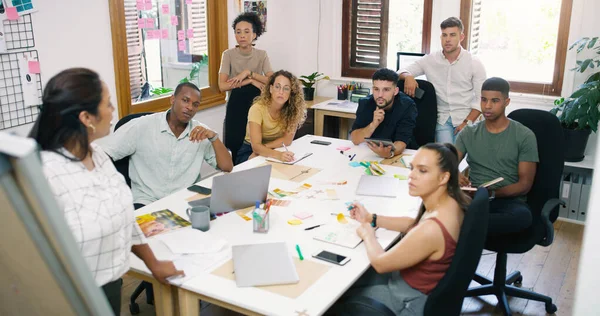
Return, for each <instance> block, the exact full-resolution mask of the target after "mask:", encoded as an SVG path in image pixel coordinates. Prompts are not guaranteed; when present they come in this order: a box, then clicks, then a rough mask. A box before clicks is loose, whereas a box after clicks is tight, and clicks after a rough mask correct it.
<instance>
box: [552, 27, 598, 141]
mask: <svg viewBox="0 0 600 316" xmlns="http://www.w3.org/2000/svg"><path fill="white" fill-rule="evenodd" d="M576 46H577V53H580V52H581V51H583V50H595V51H596V52H595V55H594V56H593V57H592V58H587V59H584V60H577V67H575V68H572V69H571V70H572V71H575V72H579V73H583V72H584V71H586V69H588V68H589V69H593V68H596V69H599V71H597V72H595V73H593V74H592V75H591V76H589V77H588V78H587V79H586V81H585V82H584V83H583V84H581V85H580V86H579V87H577V89H576V90H575V91H574V92H573V93H572V94H571V96H569V97H568V98H560V99H557V100H555V101H554V105H555V106H554V108H553V109H552V110H550V112H551V113H553V114H555V115H557V116H558V118H559V120H560V122H561V124H562V125H563V127H565V128H568V129H587V128H590V129H591V130H592V131H594V132H596V131H597V130H598V121H600V41H599V40H598V37H593V38H588V37H584V38H582V39H580V40H578V41H576V42H575V43H573V45H571V47H569V50H571V49H573V48H575V47H576Z"/></svg>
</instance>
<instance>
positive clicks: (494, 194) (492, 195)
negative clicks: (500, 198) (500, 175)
mask: <svg viewBox="0 0 600 316" xmlns="http://www.w3.org/2000/svg"><path fill="white" fill-rule="evenodd" d="M495 198H496V190H492V191H491V194H490V201H492V200H494V199H495Z"/></svg>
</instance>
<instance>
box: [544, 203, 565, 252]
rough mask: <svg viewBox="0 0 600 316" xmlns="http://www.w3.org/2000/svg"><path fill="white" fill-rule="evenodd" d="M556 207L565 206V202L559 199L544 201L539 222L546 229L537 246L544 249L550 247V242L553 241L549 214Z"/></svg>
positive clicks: (552, 229)
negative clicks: (540, 221) (544, 235)
mask: <svg viewBox="0 0 600 316" xmlns="http://www.w3.org/2000/svg"><path fill="white" fill-rule="evenodd" d="M558 205H562V206H565V205H566V204H565V202H564V201H563V200H560V199H550V200H548V201H546V203H545V204H544V207H543V208H542V214H541V220H542V222H543V223H544V226H545V227H546V237H544V239H542V240H541V241H540V242H539V243H538V244H539V245H541V246H544V247H547V246H550V244H552V241H554V226H553V225H552V222H551V221H550V212H552V210H553V209H554V208H555V207H557V206H558Z"/></svg>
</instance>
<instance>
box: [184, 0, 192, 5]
mask: <svg viewBox="0 0 600 316" xmlns="http://www.w3.org/2000/svg"><path fill="white" fill-rule="evenodd" d="M192 2H194V1H192V0H185V3H186V4H192Z"/></svg>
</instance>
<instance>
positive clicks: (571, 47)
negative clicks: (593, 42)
mask: <svg viewBox="0 0 600 316" xmlns="http://www.w3.org/2000/svg"><path fill="white" fill-rule="evenodd" d="M588 39H589V38H588V37H583V38H580V39H578V40H577V41H575V43H573V44H571V46H570V47H569V50H571V49H573V47H575V46H577V44H579V43H580V42H585V41H587V40H588Z"/></svg>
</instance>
